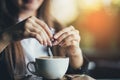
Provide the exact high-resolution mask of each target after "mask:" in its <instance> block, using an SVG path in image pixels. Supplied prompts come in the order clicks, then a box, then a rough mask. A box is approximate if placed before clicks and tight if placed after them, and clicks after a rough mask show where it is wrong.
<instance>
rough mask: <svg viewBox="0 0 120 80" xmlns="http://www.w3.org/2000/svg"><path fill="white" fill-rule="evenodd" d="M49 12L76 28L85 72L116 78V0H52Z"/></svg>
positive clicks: (119, 22) (119, 71) (119, 66)
mask: <svg viewBox="0 0 120 80" xmlns="http://www.w3.org/2000/svg"><path fill="white" fill-rule="evenodd" d="M51 4H52V5H51V13H52V14H53V16H55V17H56V19H57V20H58V21H60V22H61V23H62V24H64V25H65V26H68V25H73V26H75V28H76V29H78V30H79V31H80V35H81V43H80V46H81V48H82V51H83V54H85V55H86V56H87V57H88V59H89V61H90V62H89V67H88V71H89V75H91V76H92V77H94V78H120V0H52V3H51Z"/></svg>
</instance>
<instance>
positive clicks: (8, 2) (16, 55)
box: [0, 0, 83, 80]
mask: <svg viewBox="0 0 120 80" xmlns="http://www.w3.org/2000/svg"><path fill="white" fill-rule="evenodd" d="M49 3H50V0H0V79H2V80H14V79H15V80H19V79H21V80H23V78H25V77H26V74H28V73H27V70H26V64H27V63H28V62H29V61H33V60H34V58H35V57H38V56H47V50H46V49H47V46H52V52H53V54H54V55H57V56H68V57H69V58H70V66H71V67H72V68H73V69H78V68H80V67H81V66H82V64H83V57H82V53H81V49H80V47H79V43H80V36H79V32H78V31H77V30H76V29H75V28H74V27H73V26H69V27H66V28H64V27H62V26H61V25H60V24H59V23H58V22H57V21H56V20H55V19H54V18H53V17H52V16H51V15H50V12H49V8H48V6H49ZM52 30H55V32H54V36H53V34H52ZM53 40H54V41H53ZM40 53H43V54H40Z"/></svg>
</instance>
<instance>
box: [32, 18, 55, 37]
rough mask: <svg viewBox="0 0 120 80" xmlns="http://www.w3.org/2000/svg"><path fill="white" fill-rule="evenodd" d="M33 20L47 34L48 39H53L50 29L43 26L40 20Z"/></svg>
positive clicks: (45, 25)
mask: <svg viewBox="0 0 120 80" xmlns="http://www.w3.org/2000/svg"><path fill="white" fill-rule="evenodd" d="M33 18H34V19H35V22H36V23H37V24H39V25H40V26H41V27H42V28H43V29H44V30H45V31H46V33H47V34H48V36H49V37H50V38H52V37H53V35H52V33H51V31H50V28H49V27H48V26H47V24H45V23H44V22H43V21H42V20H40V19H37V18H35V17H33Z"/></svg>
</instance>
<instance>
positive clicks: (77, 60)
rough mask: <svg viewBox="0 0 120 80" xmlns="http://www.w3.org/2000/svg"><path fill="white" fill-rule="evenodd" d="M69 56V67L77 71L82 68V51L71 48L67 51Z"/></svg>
mask: <svg viewBox="0 0 120 80" xmlns="http://www.w3.org/2000/svg"><path fill="white" fill-rule="evenodd" d="M69 53H70V55H68V56H69V58H70V65H71V67H73V68H74V69H78V68H80V67H81V66H82V64H83V55H82V51H81V49H80V48H74V49H73V48H72V49H71V50H70V51H69Z"/></svg>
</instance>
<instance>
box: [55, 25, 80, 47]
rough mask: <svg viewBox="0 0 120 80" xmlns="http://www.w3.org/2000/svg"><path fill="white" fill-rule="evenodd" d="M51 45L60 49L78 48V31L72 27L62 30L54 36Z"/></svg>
mask: <svg viewBox="0 0 120 80" xmlns="http://www.w3.org/2000/svg"><path fill="white" fill-rule="evenodd" d="M54 39H55V41H54V43H53V45H60V46H61V47H70V46H74V47H79V43H80V35H79V31H78V30H76V29H75V28H74V27H73V26H70V27H67V28H64V29H63V30H61V31H59V32H58V33H56V34H55V35H54Z"/></svg>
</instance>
